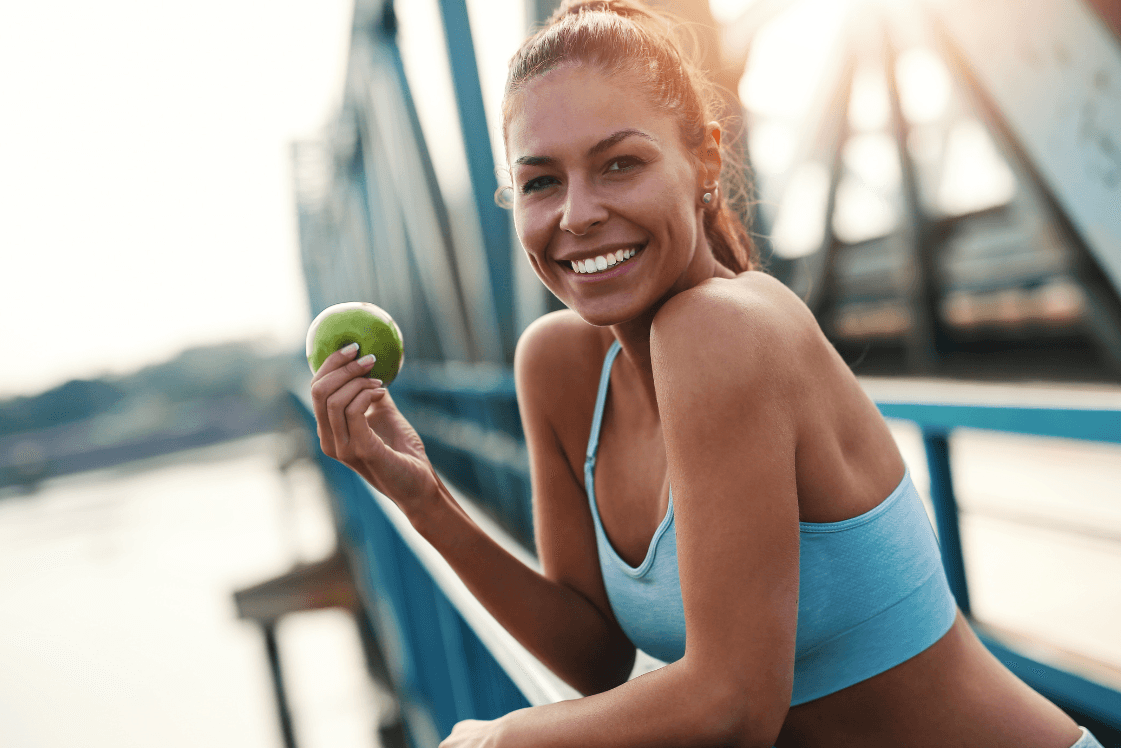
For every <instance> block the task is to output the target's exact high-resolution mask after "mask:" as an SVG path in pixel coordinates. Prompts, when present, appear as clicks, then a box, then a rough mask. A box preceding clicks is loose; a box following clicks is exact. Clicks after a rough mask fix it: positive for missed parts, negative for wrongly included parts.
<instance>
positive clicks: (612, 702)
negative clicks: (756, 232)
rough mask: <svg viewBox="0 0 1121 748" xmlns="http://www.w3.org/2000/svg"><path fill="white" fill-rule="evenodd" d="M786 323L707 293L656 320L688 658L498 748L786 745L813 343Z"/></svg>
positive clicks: (527, 713) (578, 704)
mask: <svg viewBox="0 0 1121 748" xmlns="http://www.w3.org/2000/svg"><path fill="white" fill-rule="evenodd" d="M749 303H750V304H751V305H753V306H755V305H757V306H758V307H759V308H750V309H748V308H746V307H745V304H749ZM778 320H779V317H778V315H777V314H776V313H775V310H774V309H773V308H768V302H766V301H760V302H755V301H751V302H745V301H744V300H742V299H731V300H729V299H727V298H724V299H722V298H720V297H719V296H717V295H716V294H714V293H712V292H710V291H709V290H708V289H699V288H698V289H692V290H691V291H689V292H686V293H683V294H679V295H678V296H676V297H674V299H672V300H671V301H670V302H669V303H667V304H666V306H665V307H663V308H662V309H661V310H660V311H659V313H658V316H657V317H656V319H655V322H654V328H653V330H652V335H651V356H652V360H653V366H654V377H655V384H656V388H657V396H658V404H659V408H660V412H661V418H662V430H663V434H664V438H665V443H666V452H667V457H668V461H669V470H670V482H671V484H672V486H673V498H674V515H675V522H676V527H677V548H678V563H679V569H680V577H681V590H682V599H683V602H684V606H685V620H686V630H687V637H686V651H685V656H684V657H683V658H682V659H681V660H679V661H677V662H675V663H672V664H670V665H668V666H666V667H665V668H663V669H661V670H658V671H655V672H653V673H650V674H648V675H645V676H643V677H641V678H637V679H635V680H633V681H630V682H628V683H626V684H623V685H621V686H619V687H618V688H615V689H613V690H611V691H610V692H608V693H603V694H599V695H596V696H592V697H589V698H585V699H580V700H578V701H570V702H562V703H559V704H552V705H548V706H543V707H537V708H531V709H524V710H520V711H517V712H513V713H511V714H510V715H507V716H506V717H504V718H502V720H499V722H498V723H497V724H496V725H495V737H496V738H497V740H496V744H497V745H499V746H507V745H508V746H518V747H519V748H522V747H525V746H541V747H545V746H582V747H587V748H592V747H595V746H603V747H605V748H606V747H607V746H612V747H616V746H619V747H621V746H645V747H654V746H667V747H669V746H674V747H675V748H682V747H684V746H768V747H769V746H771V745H773V741H774V740H775V738H776V737H777V735H778V733H779V730H780V729H781V727H782V724H783V721H784V720H785V717H786V713H787V710H788V708H789V704H790V696H791V691H792V688H793V671H794V641H795V634H796V630H797V614H798V500H797V491H796V485H795V468H794V454H795V448H796V429H795V425H794V422H793V415H792V414H793V412H795V408H794V404H793V402H792V400H791V397H792V394H793V387H792V384H791V382H794V381H796V380H797V374H796V373H794V372H796V367H797V365H798V360H797V356H795V355H794V354H793V353H792V349H793V348H795V347H796V345H797V343H796V341H793V340H792V339H793V338H796V337H797V335H796V334H795V335H793V336H792V335H791V334H790V332H791V331H790V327H791V326H790V325H789V324H788V322H787V321H786V320H783V321H781V322H780V321H778ZM792 367H795V368H792ZM454 737H455V735H454V733H453V738H454ZM464 744H465V745H466V744H467V743H464ZM448 745H456V743H455V742H454V741H453V740H449V742H448Z"/></svg>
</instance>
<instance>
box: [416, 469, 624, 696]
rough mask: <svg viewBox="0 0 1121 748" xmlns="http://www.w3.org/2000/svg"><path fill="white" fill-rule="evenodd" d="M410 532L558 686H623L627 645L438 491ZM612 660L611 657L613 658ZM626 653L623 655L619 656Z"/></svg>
mask: <svg viewBox="0 0 1121 748" xmlns="http://www.w3.org/2000/svg"><path fill="white" fill-rule="evenodd" d="M441 489H442V490H441V491H440V494H439V496H437V497H435V498H434V499H433V500H432V501H431V502H429V503H428V504H427V505H426V506H425V508H424V509H423V510H422V511H416V512H414V513H411V514H409V515H408V518H409V520H410V522H411V523H412V525H413V527H415V528H416V530H417V531H418V532H419V533H420V535H421V536H422V537H423V538H424V539H425V540H427V541H428V542H429V543H431V544H432V546H433V547H434V548H435V549H436V550H437V551H439V552H440V554H441V555H442V556H443V557H444V559H445V560H446V561H447V562H448V564H449V565H450V566H451V567H452V569H453V570H454V571H455V572H456V574H458V575H459V577H460V579H462V580H463V582H464V584H465V585H466V586H467V589H468V590H470V592H471V594H473V595H474V596H475V597H476V598H477V599H478V600H479V602H481V603H482V604H483V606H484V607H485V608H486V609H487V610H488V611H489V612H490V614H491V615H493V616H494V617H495V619H496V620H497V621H498V622H499V623H500V624H501V625H502V626H503V627H504V628H505V629H506V630H507V631H509V632H510V633H511V634H512V635H513V636H514V638H515V639H517V640H518V642H520V643H521V644H522V646H524V647H525V648H526V649H528V650H529V651H530V652H532V653H533V655H534V656H535V657H537V658H538V659H539V660H541V661H542V662H543V663H544V664H545V665H546V666H548V667H549V669H550V670H552V671H553V672H554V673H556V674H557V675H558V676H559V677H560V678H561V679H562V680H564V681H565V682H566V683H568V684H569V685H570V686H572V687H573V688H575V689H576V690H578V691H579V692H580V693H582V694H589V693H598V692H600V691H605V690H607V689H610V688H613V687H614V686H617V685H618V684H620V683H622V682H624V681H625V680H626V679H627V676H628V675H629V674H630V671H631V667H632V666H633V662H634V658H633V651H634V649H633V646H632V645H631V644H630V642H629V641H627V640H626V638H625V637H623V638H622V639H621V640H619V641H614V640H613V637H615V636H619V634H617V633H615V632H616V631H617V629H614V628H613V627H610V626H608V625H607V622H606V620H605V619H604V617H603V614H602V613H600V611H599V609H597V608H596V607H595V606H594V605H593V604H592V603H591V602H589V601H588V600H587V599H586V598H585V597H584V596H583V595H581V594H579V593H578V592H576V591H575V590H573V589H571V588H569V587H566V586H565V585H563V584H560V583H557V582H554V581H552V580H549V579H547V578H546V577H544V576H543V575H541V574H540V573H538V572H537V571H535V570H533V569H531V568H529V567H528V566H526V565H525V564H524V563H522V562H521V561H520V560H518V559H517V558H516V557H514V556H513V555H511V554H510V553H509V552H508V551H507V550H506V549H504V548H502V546H500V545H499V544H498V543H497V542H496V541H495V540H494V539H493V538H491V537H490V536H489V535H488V534H487V533H486V532H484V531H483V530H482V528H480V527H479V526H478V525H477V524H475V522H474V521H473V520H472V519H471V518H470V517H469V516H468V515H467V513H466V512H465V511H464V510H463V509H462V508H461V507H460V506H459V504H458V502H456V500H455V499H454V498H453V497H452V496H451V494H450V492H449V491H448V490H447V489H446V488H444V487H443V486H441ZM612 653H614V654H612ZM623 653H626V656H624V655H623Z"/></svg>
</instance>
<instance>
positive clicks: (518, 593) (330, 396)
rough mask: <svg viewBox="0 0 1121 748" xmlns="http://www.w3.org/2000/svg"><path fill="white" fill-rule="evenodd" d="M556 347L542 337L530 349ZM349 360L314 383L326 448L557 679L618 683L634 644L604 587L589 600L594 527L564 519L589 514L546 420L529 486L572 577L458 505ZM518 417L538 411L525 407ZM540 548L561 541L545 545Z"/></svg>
mask: <svg viewBox="0 0 1121 748" xmlns="http://www.w3.org/2000/svg"><path fill="white" fill-rule="evenodd" d="M527 332H528V331H527ZM523 340H533V336H529V337H528V338H527V336H525V335H523ZM554 342H555V341H551V340H538V342H537V344H535V345H534V344H528V348H534V347H536V348H542V347H548V346H551V345H553V343H554ZM543 344H544V345H543ZM526 348H527V346H523V345H522V343H519V354H518V358H517V360H516V369H517V370H518V372H520V373H519V389H521V388H522V386H523V384H524V385H526V386H528V387H529V389H530V390H534V389H540V387H539V386H538V387H536V388H535V387H534V386H533V382H532V380H533V379H534V378H533V377H532V376H530V377H527V376H526V372H525V370H526V368H527V367H530V368H531V367H532V366H533V365H534V364H533V362H534V360H535V359H536V358H538V357H537V356H534V355H527V352H526V350H525V349H526ZM353 357H354V352H353V351H349V352H344V351H339V352H336V353H334V354H332V355H331V356H330V357H328V359H327V360H326V361H325V362H324V364H323V366H322V367H321V368H320V370H319V372H317V374H316V376H315V377H314V378H313V380H312V400H313V404H314V408H315V414H316V419H317V421H318V424H319V436H320V444H321V446H322V448H323V451H324V452H325V453H326V454H328V455H329V456H331V457H333V458H335V459H338V460H339V461H341V462H343V463H344V464H346V465H348V466H349V467H351V468H353V469H354V470H355V471H356V472H358V473H359V474H360V475H362V476H363V477H364V478H365V479H366V480H367V481H368V482H369V483H370V484H371V485H373V486H374V487H375V488H377V489H378V490H379V491H380V492H381V493H383V494H385V495H386V496H388V497H389V498H390V499H392V500H393V501H394V502H395V503H396V504H397V505H398V506H399V507H400V508H401V509H402V511H403V512H404V514H405V516H406V517H407V518H408V519H409V520H410V522H411V523H412V524H413V526H414V527H416V529H417V530H418V531H419V532H420V534H421V535H422V536H423V537H424V538H425V539H426V540H428V541H429V542H430V543H431V544H432V545H433V546H434V547H435V548H436V550H437V551H439V552H440V553H441V554H442V555H443V556H444V558H445V559H446V560H447V561H448V563H449V564H450V565H451V567H452V568H453V569H454V570H455V571H456V573H457V574H458V575H459V577H460V578H461V579H462V580H463V581H464V583H465V584H466V586H467V587H468V589H469V590H470V591H471V592H472V594H474V595H475V597H476V598H478V599H479V601H480V602H482V603H483V605H484V607H486V608H487V610H488V611H490V613H491V614H492V615H493V616H494V617H495V618H496V619H497V620H498V622H499V623H501V624H502V625H503V626H504V627H505V628H506V629H507V630H508V631H509V632H510V633H511V634H513V636H514V637H515V638H516V639H517V640H518V641H519V642H520V643H521V644H522V645H523V646H525V647H526V649H528V650H529V651H530V652H532V653H533V654H534V655H535V656H536V657H538V658H539V659H540V660H541V661H542V662H544V663H545V664H546V665H547V666H548V667H549V668H550V669H552V670H553V671H554V672H555V673H556V674H557V675H558V676H560V677H561V678H562V679H563V680H564V681H565V682H567V683H568V684H569V685H571V686H572V687H573V688H576V689H577V690H579V691H580V692H581V693H585V694H587V693H597V692H600V691H604V690H607V689H609V688H612V687H613V686H616V685H618V684H619V683H622V682H624V681H625V680H626V678H627V676H628V675H629V673H630V670H631V667H632V665H633V662H634V653H635V650H634V645H632V644H631V643H630V641H629V640H627V638H626V635H625V634H623V632H622V630H621V629H620V628H619V626H618V624H617V623H616V622H615V621H614V618H613V617H611V616H610V614H609V613H607V614H605V613H604V607H605V606H606V602H605V601H606V593H602V597H603V600H604V602H603V603H601V604H600V605H597V604H596V603H595V602H594V598H595V597H596V595H597V592H596V591H595V590H594V589H591V588H590V586H589V585H587V584H586V581H585V580H587V579H588V577H589V574H591V575H593V576H594V575H598V570H597V569H596V568H595V560H594V554H595V540H594V535H593V534H592V532H591V531H590V529H587V530H586V531H584V532H580V531H578V530H577V531H573V530H572V529H571V521H569V520H566V519H565V518H566V517H571V515H572V514H574V513H575V514H577V515H578V514H579V511H580V509H581V501H582V502H583V504H584V505H585V506H584V507H583V512H584V513H585V514H586V513H587V512H588V510H587V508H586V500H582V499H581V495H580V492H581V488H580V486H579V484H578V483H575V482H574V481H573V480H572V479H571V477H569V479H568V480H567V481H566V479H565V473H569V474H570V473H571V471H570V470H568V468H567V467H566V466H565V465H564V464H563V463H564V460H563V458H562V456H561V455H560V453H559V452H558V450H557V449H556V448H555V446H550V440H549V439H548V438H546V437H543V436H542V435H541V434H542V430H543V429H544V430H547V428H548V424H547V423H546V422H544V421H543V420H542V419H541V417H540V415H539V414H537V415H530V416H528V418H527V419H526V430H527V434H530V435H532V436H527V441H528V442H529V443H530V445H531V450H533V453H534V455H535V456H536V457H537V458H538V459H536V460H533V461H532V462H533V467H534V490H535V493H536V494H537V496H536V498H537V503H538V505H539V506H540V507H544V508H546V511H545V514H546V515H547V517H546V520H545V521H544V523H543V524H544V525H545V526H546V529H545V530H544V531H545V532H547V533H552V534H555V535H559V536H561V537H562V539H564V540H567V541H569V542H567V543H561V546H562V547H564V548H565V553H567V554H570V556H571V557H573V558H575V559H577V561H576V566H578V567H579V568H578V569H576V570H575V571H572V569H571V568H570V569H569V571H570V572H571V573H566V572H565V571H564V570H563V568H562V571H561V573H557V564H556V563H553V562H550V561H548V560H547V559H549V558H551V557H552V556H555V554H552V556H550V554H545V557H546V558H545V559H543V560H545V561H546V562H545V563H544V567H545V572H546V573H545V574H544V575H543V574H540V573H538V572H537V571H535V570H533V569H530V568H529V567H527V566H526V565H525V564H523V563H522V562H521V561H519V560H518V559H517V558H515V557H514V556H512V555H511V554H510V553H508V552H507V551H506V550H505V549H503V548H502V547H501V546H500V545H498V544H497V543H496V542H495V541H494V540H493V539H491V538H490V536H488V535H487V534H486V533H485V532H483V531H482V530H481V529H480V528H479V527H478V525H476V524H475V523H474V522H473V521H472V520H471V519H470V518H469V517H468V515H467V514H466V513H465V512H464V511H463V510H462V508H460V506H459V504H458V503H457V502H456V501H455V499H454V498H453V497H452V496H451V495H450V493H449V492H448V491H447V489H446V488H445V487H444V485H443V483H442V482H441V481H440V479H439V477H438V476H437V475H436V473H435V470H433V469H432V466H431V463H429V461H428V458H427V456H426V454H425V452H424V445H423V444H422V443H421V441H420V438H419V437H418V436H417V434H416V432H415V431H414V430H413V428H412V427H411V426H410V425H409V423H408V421H406V420H405V418H404V417H403V416H402V415H401V413H400V412H399V411H398V410H397V408H396V406H395V405H394V403H393V400H392V397H391V396H390V395H389V393H388V392H387V391H386V390H385V389H384V388H382V387H379V386H377V385H378V384H380V383H377V382H375V381H373V380H369V379H365V378H364V377H363V376H362V375H363V374H364V373H365V372H367V371H369V363H366V364H362V363H360V362H358V361H354V360H352V359H353ZM538 365H539V364H538ZM527 380H529V381H527ZM519 394H521V393H519ZM554 394H555V393H554ZM526 413H530V414H535V413H536V410H535V409H534V408H532V407H530V408H525V407H523V414H526ZM573 507H575V510H573ZM566 528H567V529H566ZM539 530H541V528H540V527H539ZM580 536H583V537H584V540H582V541H581V540H580V539H579V538H580ZM589 538H590V540H588V539H589ZM589 542H590V553H591V556H592V561H591V567H590V571H589V566H588V561H587V557H588V553H589V549H588V545H589ZM539 545H540V546H542V547H544V548H549V547H556V546H557V544H556V543H550V542H544V541H541V542H539ZM573 554H574V555H573ZM561 566H562V567H565V566H566V565H565V564H561ZM567 566H569V567H571V566H572V564H568V565H567ZM600 586H601V587H602V583H601V585H600ZM585 588H587V589H589V590H590V591H588V592H585V591H584V589H585Z"/></svg>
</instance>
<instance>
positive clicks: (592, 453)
mask: <svg viewBox="0 0 1121 748" xmlns="http://www.w3.org/2000/svg"><path fill="white" fill-rule="evenodd" d="M621 350H622V346H621V345H619V341H618V340H615V341H614V342H612V343H611V347H610V348H608V349H607V355H606V356H604V358H603V372H602V373H601V374H600V375H599V392H597V393H596V411H595V415H594V416H592V433H591V434H590V435H589V436H588V452H587V458H586V459H585V460H584V464H585V466H587V465H594V464H595V462H596V450H597V449H598V448H599V428H600V423H601V422H602V421H603V404H604V403H605V402H606V401H607V381H608V380H609V379H610V378H611V365H612V364H613V363H615V356H617V355H618V354H619V351H621Z"/></svg>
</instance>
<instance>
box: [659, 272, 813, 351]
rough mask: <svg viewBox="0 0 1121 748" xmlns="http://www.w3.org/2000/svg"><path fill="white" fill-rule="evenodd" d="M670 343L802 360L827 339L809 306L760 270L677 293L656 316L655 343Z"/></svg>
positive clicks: (711, 280) (710, 281) (708, 282)
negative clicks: (802, 357)
mask: <svg viewBox="0 0 1121 748" xmlns="http://www.w3.org/2000/svg"><path fill="white" fill-rule="evenodd" d="M656 339H657V340H658V341H659V343H666V342H671V341H673V340H674V339H677V341H678V342H679V343H681V344H688V345H690V346H693V347H698V348H708V349H712V350H714V351H723V354H724V355H726V356H735V355H737V353H744V354H747V355H750V356H751V357H752V358H753V359H757V358H758V357H759V356H761V355H765V356H767V357H768V359H770V361H771V362H772V363H781V361H780V360H776V357H777V358H779V359H781V358H782V357H786V356H792V357H800V356H802V355H804V354H806V353H807V352H808V348H810V347H813V346H819V345H820V344H821V342H822V341H823V340H824V337H823V335H822V333H821V328H820V327H818V324H817V320H816V319H815V318H814V316H813V313H812V312H811V311H810V310H809V308H808V307H807V306H806V305H805V303H804V302H803V301H802V300H801V299H800V298H799V297H798V296H797V295H796V294H795V293H794V292H793V291H791V290H790V289H789V288H787V287H786V286H785V285H784V284H783V283H782V282H780V281H778V280H777V279H775V278H774V277H772V276H770V275H767V274H766V273H763V272H760V271H748V272H744V273H740V274H739V275H737V276H735V277H734V278H711V279H709V280H706V281H704V282H702V283H700V284H698V285H696V286H694V287H693V288H690V289H688V290H687V291H683V292H682V293H679V294H677V295H675V296H674V297H673V298H672V299H670V300H669V301H667V302H666V303H665V304H664V305H663V306H662V308H661V309H659V310H658V313H657V314H656V315H655V316H654V321H653V325H652V328H651V345H652V346H653V345H654V341H655V340H656Z"/></svg>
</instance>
